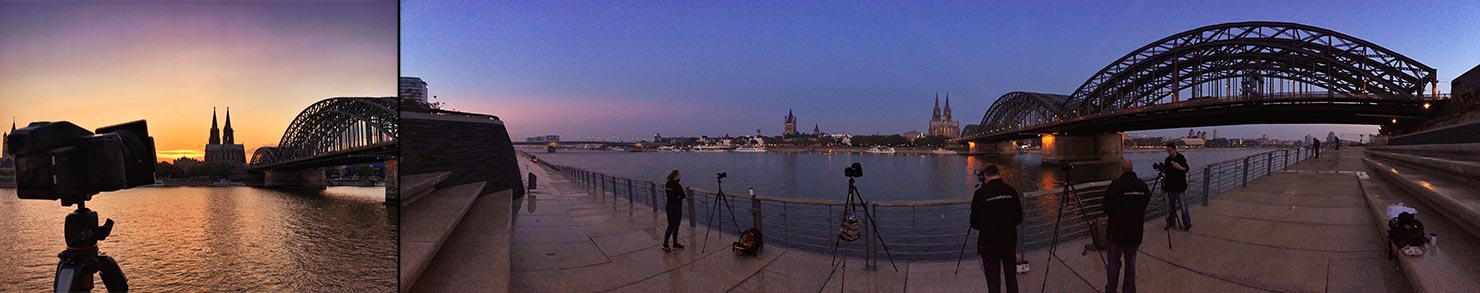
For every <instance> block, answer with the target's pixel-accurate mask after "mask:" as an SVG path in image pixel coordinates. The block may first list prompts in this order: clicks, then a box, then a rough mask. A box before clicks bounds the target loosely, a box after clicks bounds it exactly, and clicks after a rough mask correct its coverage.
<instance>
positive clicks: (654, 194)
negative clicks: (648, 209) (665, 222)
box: [648, 182, 658, 213]
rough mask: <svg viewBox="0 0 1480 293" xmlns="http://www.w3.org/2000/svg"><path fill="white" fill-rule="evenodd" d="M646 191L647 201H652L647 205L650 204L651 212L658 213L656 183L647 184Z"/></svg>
mask: <svg viewBox="0 0 1480 293" xmlns="http://www.w3.org/2000/svg"><path fill="white" fill-rule="evenodd" d="M648 191H649V193H648V194H649V195H650V196H649V199H650V200H652V201H650V202H649V203H652V206H653V212H654V213H657V212H658V183H656V182H648Z"/></svg>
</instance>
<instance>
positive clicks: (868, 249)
mask: <svg viewBox="0 0 1480 293" xmlns="http://www.w3.org/2000/svg"><path fill="white" fill-rule="evenodd" d="M874 206H875V205H874V204H873V203H864V204H863V208H864V209H870V208H872V207H874ZM843 208H844V209H846V208H848V207H847V206H844V207H843ZM877 212H878V211H877V210H864V215H873V214H875V213H877ZM860 218H863V219H862V220H863V238H865V239H864V243H865V245H864V248H863V270H864V271H870V272H872V271H877V270H879V265H878V264H877V263H875V260H874V233H876V232H879V231H873V229H872V227H873V226H871V225H872V224H873V223H870V222H869V218H870V217H860Z"/></svg>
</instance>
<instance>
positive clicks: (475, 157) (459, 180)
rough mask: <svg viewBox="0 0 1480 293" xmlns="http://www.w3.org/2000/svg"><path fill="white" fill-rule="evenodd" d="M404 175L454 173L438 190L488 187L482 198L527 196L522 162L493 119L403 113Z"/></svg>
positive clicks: (484, 188)
mask: <svg viewBox="0 0 1480 293" xmlns="http://www.w3.org/2000/svg"><path fill="white" fill-rule="evenodd" d="M399 131H400V136H401V137H400V141H401V158H400V162H398V163H399V164H398V167H400V174H401V175H415V174H425V173H431V172H441V171H452V176H451V177H449V178H447V180H444V181H442V183H440V184H438V185H437V187H436V188H447V187H451V186H456V185H462V184H467V183H473V182H487V184H486V185H484V187H483V191H482V193H483V194H488V193H493V192H497V191H502V190H507V189H513V190H514V197H515V198H519V197H523V196H524V183H523V182H522V181H520V180H519V178H520V177H519V176H521V174H522V173H521V172H520V170H519V163H518V161H517V160H518V158H516V157H515V153H514V144H513V142H512V141H510V140H509V132H508V130H507V129H505V128H504V123H503V121H500V120H498V118H495V117H493V116H472V115H432V114H426V113H414V112H401V123H400V130H399Z"/></svg>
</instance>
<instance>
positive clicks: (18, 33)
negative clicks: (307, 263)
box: [0, 1, 399, 161]
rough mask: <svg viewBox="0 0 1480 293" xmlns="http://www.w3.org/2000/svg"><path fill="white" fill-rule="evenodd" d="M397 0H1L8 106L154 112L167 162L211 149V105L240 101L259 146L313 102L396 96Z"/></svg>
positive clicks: (240, 139) (89, 117) (38, 117)
mask: <svg viewBox="0 0 1480 293" xmlns="http://www.w3.org/2000/svg"><path fill="white" fill-rule="evenodd" d="M396 5H397V3H396V1H357V2H209V3H201V2H184V3H177V2H168V3H153V2H151V3H137V2H126V3H107V2H86V3H81V2H60V3H58V2H0V87H3V88H5V89H7V90H6V92H5V93H0V117H3V118H4V120H10V118H11V117H15V120H16V124H17V127H25V125H26V124H27V123H28V122H35V121H63V120H65V121H71V122H72V123H74V124H77V125H79V126H82V127H84V128H87V129H96V128H98V127H102V126H107V125H113V124H118V123H123V122H128V121H134V120H139V119H144V120H147V121H148V122H149V127H150V129H149V131H150V133H151V134H152V135H153V136H154V138H155V144H156V145H155V148H156V151H157V157H158V159H159V160H160V161H169V160H173V159H176V158H179V157H181V156H185V157H191V158H195V159H202V158H203V157H204V150H205V149H206V147H205V146H206V144H207V142H208V141H207V138H208V136H207V132H208V130H209V128H210V124H211V122H210V121H209V120H210V119H211V113H210V112H211V108H212V107H215V108H217V109H219V110H220V111H225V109H226V108H227V107H231V110H232V111H231V112H232V116H233V117H232V118H233V119H232V123H233V124H234V125H233V128H235V130H236V133H235V135H236V137H237V143H239V144H243V145H244V146H245V148H246V150H245V151H246V153H247V156H249V157H250V155H251V153H252V152H253V151H254V150H255V149H256V148H258V147H262V146H271V145H276V144H277V143H278V141H279V139H280V138H281V137H282V135H283V131H284V130H285V129H286V128H287V126H288V124H289V123H291V122H292V121H293V119H294V117H296V115H298V113H299V112H300V111H302V110H303V108H304V107H307V106H308V105H310V104H312V103H314V102H317V101H319V100H322V99H326V98H331V97H339V96H391V95H393V94H392V93H394V92H395V83H394V80H395V79H394V78H395V73H396V70H397V69H396V68H397V67H396V61H395V60H396V58H397V48H398V44H399V41H398V39H397V38H396V30H397V28H396V24H395V21H386V20H387V19H390V20H394V19H396V18H397V16H396V12H397V8H396ZM5 122H9V121H5Z"/></svg>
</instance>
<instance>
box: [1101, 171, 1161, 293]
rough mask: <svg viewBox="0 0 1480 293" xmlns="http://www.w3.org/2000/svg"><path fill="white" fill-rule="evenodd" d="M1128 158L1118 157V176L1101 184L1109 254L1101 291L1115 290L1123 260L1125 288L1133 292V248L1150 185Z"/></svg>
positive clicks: (1138, 242) (1138, 241) (1136, 244)
mask: <svg viewBox="0 0 1480 293" xmlns="http://www.w3.org/2000/svg"><path fill="white" fill-rule="evenodd" d="M1132 170H1134V169H1133V168H1132V165H1131V161H1130V160H1127V159H1121V161H1120V171H1121V173H1120V177H1119V178H1115V180H1114V181H1111V182H1110V186H1108V187H1105V199H1104V204H1105V215H1106V216H1108V217H1109V219H1108V220H1107V223H1106V227H1105V237H1106V240H1107V241H1106V242H1108V243H1107V246H1108V247H1107V249H1106V250H1108V251H1109V253H1110V255H1109V256H1110V258H1109V260H1108V261H1107V262H1105V279H1106V280H1105V292H1115V290H1116V285H1117V281H1119V279H1120V278H1119V277H1120V268H1121V262H1122V261H1124V264H1125V282H1124V283H1122V285H1123V287H1122V288H1121V289H1123V290H1124V291H1125V292H1136V250H1137V249H1138V248H1140V246H1141V236H1142V235H1143V234H1144V233H1145V227H1144V226H1143V223H1144V221H1145V219H1146V204H1147V203H1148V202H1150V201H1151V189H1149V188H1147V187H1146V182H1145V181H1141V178H1140V177H1137V176H1136V172H1135V171H1132Z"/></svg>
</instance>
